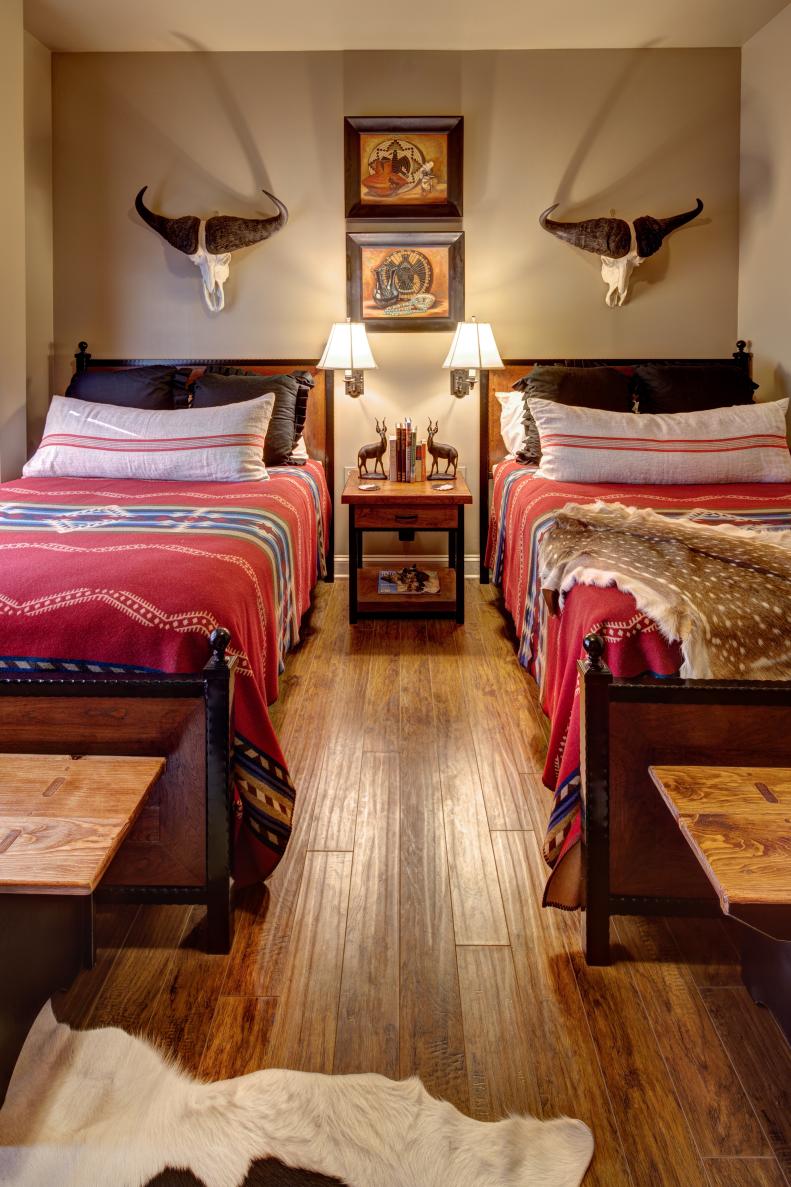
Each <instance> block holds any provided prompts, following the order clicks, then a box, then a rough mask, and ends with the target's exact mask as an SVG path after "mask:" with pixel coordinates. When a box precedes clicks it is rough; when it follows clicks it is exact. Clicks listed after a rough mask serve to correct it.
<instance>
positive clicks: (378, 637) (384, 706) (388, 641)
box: [361, 618, 401, 754]
mask: <svg viewBox="0 0 791 1187" xmlns="http://www.w3.org/2000/svg"><path fill="white" fill-rule="evenodd" d="M400 634H401V632H400V623H399V622H398V619H387V618H381V619H377V620H376V621H375V622H374V629H373V636H372V638H371V641H370V647H371V660H370V667H369V672H368V683H367V686H366V691H365V704H364V706H363V714H362V718H361V721H362V747H363V751H368V750H374V751H376V752H377V753H379V754H387V753H394V752H395V751H397V750H398V743H399V730H400V715H401V666H400V663H401V661H400V651H401V642H400Z"/></svg>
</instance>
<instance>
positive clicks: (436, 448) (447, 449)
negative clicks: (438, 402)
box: [428, 417, 459, 478]
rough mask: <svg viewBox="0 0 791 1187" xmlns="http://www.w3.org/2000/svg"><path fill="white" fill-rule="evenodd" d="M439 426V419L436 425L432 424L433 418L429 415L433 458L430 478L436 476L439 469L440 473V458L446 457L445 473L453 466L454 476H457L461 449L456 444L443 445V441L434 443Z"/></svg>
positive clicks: (429, 439) (430, 445)
mask: <svg viewBox="0 0 791 1187" xmlns="http://www.w3.org/2000/svg"><path fill="white" fill-rule="evenodd" d="M438 428H439V421H436V422H435V423H434V425H432V424H431V418H430V417H429V422H428V451H429V453H430V454H431V458H432V461H431V472H430V473H429V478H432V477H433V476H434V471H435V470H436V471H437V474H438V475H439V461H440V458H444V459H445V462H446V463H447V464H446V466H445V474H447V473H448V471H449V470H450V468H451V466H453V477H454V478H455V477H456V467H457V465H458V463H459V451H458V449H457V448H456V446H455V445H443V444H442V443H441V442H437V444H436V445H435V444H434V437H435V436H436V433H437V429H438Z"/></svg>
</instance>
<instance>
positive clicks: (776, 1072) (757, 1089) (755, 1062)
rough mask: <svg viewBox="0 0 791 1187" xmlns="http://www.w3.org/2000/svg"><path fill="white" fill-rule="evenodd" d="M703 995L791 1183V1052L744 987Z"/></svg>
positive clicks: (777, 1027)
mask: <svg viewBox="0 0 791 1187" xmlns="http://www.w3.org/2000/svg"><path fill="white" fill-rule="evenodd" d="M700 992H701V996H702V998H703V1001H704V1002H705V1003H706V1008H707V1009H708V1011H709V1014H710V1015H711V1017H712V1019H713V1021H714V1025H715V1026H716V1027H717V1030H718V1031H719V1034H720V1037H721V1038H722V1040H723V1042H724V1043H725V1045H726V1047H727V1049H728V1051H729V1053H730V1056H731V1059H732V1060H733V1062H734V1065H735V1067H736V1070H737V1072H738V1073H739V1076H740V1078H741V1081H742V1084H743V1085H744V1087H745V1089H746V1091H747V1092H748V1093H749V1095H750V1097H751V1098H752V1101H753V1104H754V1106H755V1108H756V1110H757V1112H758V1116H759V1118H760V1120H761V1124H762V1125H763V1127H764V1130H765V1132H766V1134H767V1136H768V1138H769V1140H770V1142H771V1143H772V1147H773V1149H774V1153H775V1156H776V1158H777V1160H778V1162H779V1163H780V1165H781V1167H782V1168H783V1173H784V1174H785V1176H786V1178H787V1179H788V1181H789V1183H791V1047H789V1045H788V1043H787V1042H786V1040H785V1038H784V1037H783V1034H782V1032H781V1030H780V1028H779V1026H778V1025H777V1023H776V1022H775V1020H774V1018H773V1017H772V1015H771V1014H770V1013H769V1011H768V1010H764V1009H762V1008H761V1007H760V1006H756V1004H755V1002H753V1000H752V999H751V997H750V995H749V993H748V992H747V990H746V989H745V988H744V986H740V987H739V988H737V989H714V988H712V989H702V990H701V991H700Z"/></svg>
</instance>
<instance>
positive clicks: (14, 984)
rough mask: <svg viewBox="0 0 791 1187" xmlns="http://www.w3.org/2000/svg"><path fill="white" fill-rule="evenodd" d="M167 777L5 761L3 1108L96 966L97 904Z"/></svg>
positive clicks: (31, 757)
mask: <svg viewBox="0 0 791 1187" xmlns="http://www.w3.org/2000/svg"><path fill="white" fill-rule="evenodd" d="M164 769H165V760H164V759H163V758H157V757H141V756H137V757H130V756H122V755H113V756H105V755H90V756H88V755H86V756H79V755H71V756H69V755H55V754H0V969H1V970H2V975H0V1104H2V1101H3V1099H4V1098H5V1093H6V1089H7V1087H8V1082H9V1080H10V1078H11V1072H12V1071H13V1067H14V1064H15V1062H16V1059H17V1056H18V1055H19V1052H20V1050H21V1048H22V1044H23V1043H24V1040H25V1036H26V1035H27V1032H28V1030H29V1029H30V1026H31V1025H32V1023H33V1021H34V1019H35V1017H36V1015H37V1014H38V1012H39V1010H40V1009H41V1007H42V1006H43V1004H44V1003H45V1002H46V1000H47V998H49V997H50V995H51V994H52V993H53V992H54V991H55V990H57V989H60V988H63V987H65V986H66V985H68V984H69V982H70V981H71V980H72V979H73V978H74V977H75V976H76V974H77V973H78V972H79V970H80V968H82V967H83V966H84V965H88V966H90V965H91V964H92V962H93V894H94V891H95V890H96V888H97V887H98V885H99V882H100V881H101V879H102V876H103V875H104V873H105V871H106V870H107V868H108V866H109V865H110V862H111V861H112V859H113V857H114V856H115V854H116V853H117V851H118V849H119V847H120V845H121V842H122V841H123V839H124V837H125V836H126V835H127V833H128V832H129V831H130V829H131V828H132V825H133V824H134V822H135V820H136V819H137V817H138V816H139V814H140V812H141V809H142V807H143V804H144V802H145V800H146V797H147V795H148V793H149V791H150V790H151V788H152V787H153V785H154V784H155V783H156V781H157V779H159V777H160V775H161V774H162V772H163V771H164Z"/></svg>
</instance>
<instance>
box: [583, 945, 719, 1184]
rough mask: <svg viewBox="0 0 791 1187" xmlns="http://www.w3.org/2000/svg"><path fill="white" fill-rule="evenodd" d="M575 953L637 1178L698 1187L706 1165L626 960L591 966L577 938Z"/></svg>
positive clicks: (590, 1021) (623, 1138) (596, 1040)
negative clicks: (605, 965)
mask: <svg viewBox="0 0 791 1187" xmlns="http://www.w3.org/2000/svg"><path fill="white" fill-rule="evenodd" d="M570 955H571V960H572V965H573V968H574V974H575V976H576V979H577V985H578V986H579V990H580V995H581V997H582V1001H583V1005H584V1006H585V1011H586V1013H587V1016H588V1024H589V1026H590V1029H591V1034H592V1035H593V1041H594V1043H595V1045H596V1049H597V1051H598V1053H599V1060H600V1062H601V1066H602V1071H603V1073H604V1079H605V1083H606V1085H607V1089H608V1092H609V1096H610V1100H611V1101H612V1104H613V1109H614V1112H615V1118H616V1121H617V1124H618V1132H619V1134H620V1136H621V1141H622V1143H623V1147H624V1150H625V1152H626V1157H627V1160H628V1163H629V1169H630V1172H631V1174H632V1178H633V1179H634V1181H635V1182H636V1183H641V1184H642V1183H645V1184H650V1183H661V1184H662V1187H700V1185H701V1184H705V1182H706V1175H705V1171H704V1168H703V1163H702V1162H701V1159H700V1157H699V1155H698V1152H697V1149H696V1146H695V1142H694V1139H693V1136H692V1133H691V1131H690V1128H689V1125H688V1124H687V1120H686V1117H685V1114H684V1111H683V1109H682V1107H681V1104H680V1101H679V1099H678V1096H677V1094H676V1088H675V1085H674V1082H673V1078H672V1077H671V1075H670V1073H669V1072H668V1069H667V1066H666V1064H665V1062H664V1059H663V1058H662V1055H661V1053H660V1051H659V1049H658V1047H657V1045H656V1040H655V1038H654V1035H653V1032H652V1030H651V1026H650V1023H649V1021H648V1018H647V1017H646V1014H645V1011H644V1009H643V1007H642V1003H641V1002H640V1000H639V998H638V997H637V995H636V994H635V991H634V985H633V983H632V979H631V976H630V972H629V969H628V967H627V965H626V964H622V963H617V964H613V965H612V966H611V967H609V968H589V967H588V965H586V964H585V960H584V958H583V956H582V953H581V952H580V950H579V947H578V940H577V939H576V938H575V939H574V942H573V945H572V946H571V950H570ZM660 1118H661V1121H660Z"/></svg>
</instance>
